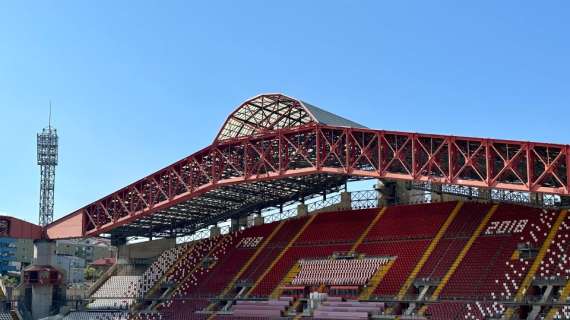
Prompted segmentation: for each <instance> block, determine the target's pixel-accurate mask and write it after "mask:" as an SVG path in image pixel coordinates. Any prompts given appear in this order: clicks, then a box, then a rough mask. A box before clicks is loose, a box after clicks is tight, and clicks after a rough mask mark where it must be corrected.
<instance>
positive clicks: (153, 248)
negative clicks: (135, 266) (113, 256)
mask: <svg viewBox="0 0 570 320" xmlns="http://www.w3.org/2000/svg"><path fill="white" fill-rule="evenodd" d="M174 246H176V239H175V238H170V239H159V240H153V241H145V242H139V243H133V244H127V245H121V246H119V247H118V251H117V262H118V263H121V264H125V263H129V260H131V259H150V258H154V257H156V256H158V255H159V254H161V253H162V252H163V251H165V250H166V249H170V248H173V247H174Z"/></svg>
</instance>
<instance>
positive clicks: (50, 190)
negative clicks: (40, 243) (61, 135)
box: [37, 108, 57, 226]
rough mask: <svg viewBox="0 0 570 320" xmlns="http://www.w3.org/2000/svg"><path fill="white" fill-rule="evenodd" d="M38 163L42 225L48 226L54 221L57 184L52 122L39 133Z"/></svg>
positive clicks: (55, 146) (55, 144)
mask: <svg viewBox="0 0 570 320" xmlns="http://www.w3.org/2000/svg"><path fill="white" fill-rule="evenodd" d="M50 109H51V108H50ZM37 142H38V144H37V145H38V165H39V166H40V205H39V209H40V214H39V224H40V226H46V225H48V224H50V223H51V222H52V221H53V202H54V185H55V167H56V166H57V130H56V129H55V128H52V127H51V110H50V122H49V125H48V127H47V128H44V129H43V130H42V132H41V133H38V135H37Z"/></svg>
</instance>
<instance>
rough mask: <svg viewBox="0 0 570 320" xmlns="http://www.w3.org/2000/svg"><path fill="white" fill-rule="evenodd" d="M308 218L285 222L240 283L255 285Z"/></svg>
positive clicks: (245, 272) (244, 274) (243, 275)
mask: <svg viewBox="0 0 570 320" xmlns="http://www.w3.org/2000/svg"><path fill="white" fill-rule="evenodd" d="M306 221H307V218H300V219H291V220H287V221H283V222H282V223H283V226H282V227H281V228H280V229H279V231H278V232H277V233H276V234H275V235H274V236H273V238H272V239H271V241H269V243H268V244H267V246H266V247H265V248H264V249H263V250H262V251H261V252H260V253H259V254H258V255H257V257H256V258H255V260H254V261H253V262H252V263H251V265H250V266H249V267H248V268H247V269H246V270H245V271H244V273H243V274H242V275H241V276H240V278H239V280H240V281H246V282H250V283H253V282H255V280H257V278H258V277H260V276H261V275H262V274H263V272H264V271H265V269H267V268H268V267H269V265H271V262H273V260H274V259H275V258H276V257H277V255H278V254H279V253H280V252H281V251H282V250H283V248H284V247H285V246H286V245H287V242H288V241H289V240H290V239H291V238H293V237H294V236H295V234H296V233H297V232H298V231H299V230H300V229H301V227H302V226H303V224H304V223H305V222H306Z"/></svg>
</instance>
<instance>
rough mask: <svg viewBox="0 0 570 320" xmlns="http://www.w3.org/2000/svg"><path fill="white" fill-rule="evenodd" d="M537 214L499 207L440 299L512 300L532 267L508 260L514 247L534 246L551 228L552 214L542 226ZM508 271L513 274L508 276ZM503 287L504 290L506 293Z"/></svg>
mask: <svg viewBox="0 0 570 320" xmlns="http://www.w3.org/2000/svg"><path fill="white" fill-rule="evenodd" d="M540 213H541V210H539V209H533V208H525V207H520V206H513V205H506V204H505V205H501V206H499V208H498V209H497V211H496V212H495V214H494V215H493V216H492V217H491V219H490V221H489V222H488V223H487V225H486V226H485V227H484V229H483V230H484V231H483V232H482V234H481V235H480V236H479V237H478V238H477V239H476V240H475V242H474V243H473V246H472V247H471V248H470V250H469V251H468V252H467V255H466V256H465V257H464V259H463V260H462V262H461V263H460V265H459V267H458V268H457V270H456V272H455V273H454V274H453V276H452V277H451V278H450V280H449V282H448V283H447V285H446V286H445V288H444V289H443V291H442V293H441V296H442V297H464V298H472V299H482V298H491V299H493V297H494V296H495V297H499V298H506V299H509V298H512V296H513V294H514V293H516V290H517V289H518V286H519V285H520V282H521V281H522V278H523V277H524V274H526V271H528V268H529V265H530V264H531V263H532V261H528V260H519V261H517V260H512V259H511V258H512V257H513V255H514V253H515V250H516V249H517V245H518V244H519V243H529V244H530V245H534V246H538V245H539V244H540V243H542V242H543V241H544V239H545V237H546V235H547V233H548V225H550V224H551V222H550V221H551V220H552V217H553V216H552V214H549V220H548V221H546V220H545V222H544V223H542V222H541V221H540V219H541V215H540ZM543 214H544V213H543ZM536 228H539V229H540V231H537V229H536ZM529 239H532V241H531V240H529ZM510 270H515V271H514V272H512V273H511V274H509V273H510ZM513 275H516V276H513ZM505 287H508V290H507V289H506V288H505Z"/></svg>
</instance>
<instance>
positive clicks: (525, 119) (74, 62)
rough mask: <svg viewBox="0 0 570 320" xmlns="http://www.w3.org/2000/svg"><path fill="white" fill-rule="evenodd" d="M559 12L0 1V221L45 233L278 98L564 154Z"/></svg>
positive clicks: (400, 4) (566, 78)
mask: <svg viewBox="0 0 570 320" xmlns="http://www.w3.org/2000/svg"><path fill="white" fill-rule="evenodd" d="M569 14H570V2H569V1H562V0H561V1H481V0H479V1H470V2H465V1H390V2H389V1H273V3H272V4H270V3H269V1H227V2H220V1H200V2H195V3H191V1H179V2H177V1H35V2H31V1H30V2H25V1H2V2H0V211H2V212H5V213H8V214H12V215H15V216H18V217H21V218H24V219H27V220H30V221H33V222H37V211H38V209H37V202H38V197H39V168H38V167H37V166H36V154H35V143H36V141H35V138H36V132H37V131H39V130H40V129H41V128H42V127H44V126H45V125H46V124H47V115H48V101H49V100H50V99H51V100H52V101H53V103H54V112H53V114H54V124H55V126H56V127H57V129H58V131H59V134H60V145H61V146H60V165H59V166H58V168H57V177H56V205H55V216H56V217H61V216H63V215H64V214H67V213H70V212H72V211H73V210H75V209H78V208H80V207H81V206H83V205H85V204H87V203H89V202H92V201H94V200H96V199H98V198H100V197H102V196H104V195H106V194H108V193H110V192H112V191H114V190H116V189H118V188H120V187H123V186H125V185H127V184H128V183H130V182H133V181H135V180H136V179H138V178H141V177H143V176H145V175H147V174H149V173H151V172H154V171H156V170H157V169H159V168H161V167H163V166H166V165H168V164H170V163H172V162H174V161H176V160H178V159H180V158H182V157H184V156H187V155H189V154H191V153H192V152H194V151H196V150H198V149H199V148H202V147H204V146H206V145H208V144H209V143H210V142H211V140H212V139H213V138H214V135H215V134H216V132H217V130H218V128H219V127H220V125H221V124H222V122H223V120H224V118H225V116H226V115H227V114H228V113H229V112H230V111H231V110H232V109H233V108H234V107H235V106H236V105H238V104H239V103H240V102H241V101H243V100H244V99H246V98H249V97H251V96H253V95H256V94H258V93H262V92H283V93H286V94H289V95H292V96H294V97H298V98H301V99H303V100H306V101H308V102H311V103H313V104H315V105H317V106H320V107H322V108H325V109H328V110H330V111H332V112H335V113H338V114H340V115H343V116H345V117H348V118H350V119H352V120H355V121H357V122H360V123H362V124H364V125H367V126H368V127H372V128H377V129H395V130H406V131H417V132H430V133H443V134H454V135H469V136H482V137H497V138H509V139H521V140H537V141H548V142H558V143H570V130H569V129H568V123H569V120H570V62H569V57H570V20H569V19H568V16H569Z"/></svg>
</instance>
